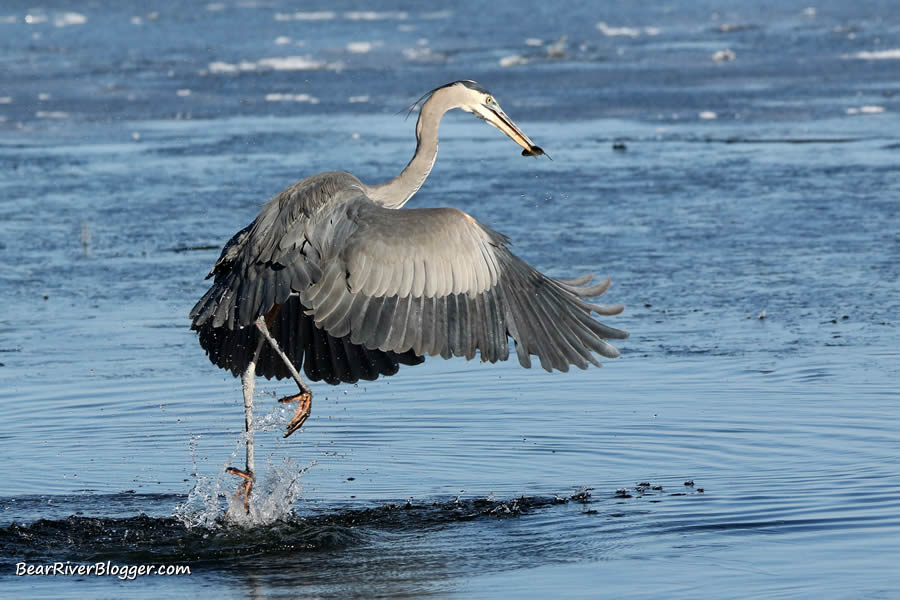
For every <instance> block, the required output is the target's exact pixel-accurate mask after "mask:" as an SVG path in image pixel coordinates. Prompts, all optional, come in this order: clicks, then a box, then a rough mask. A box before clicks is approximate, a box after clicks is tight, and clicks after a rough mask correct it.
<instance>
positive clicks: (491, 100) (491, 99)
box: [484, 96, 494, 104]
mask: <svg viewBox="0 0 900 600" xmlns="http://www.w3.org/2000/svg"><path fill="white" fill-rule="evenodd" d="M484 101H485V102H487V103H488V104H493V103H494V99H493V98H491V97H490V96H488V97H487V98H485V99H484Z"/></svg>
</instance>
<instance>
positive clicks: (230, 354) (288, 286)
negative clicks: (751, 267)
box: [190, 81, 627, 494]
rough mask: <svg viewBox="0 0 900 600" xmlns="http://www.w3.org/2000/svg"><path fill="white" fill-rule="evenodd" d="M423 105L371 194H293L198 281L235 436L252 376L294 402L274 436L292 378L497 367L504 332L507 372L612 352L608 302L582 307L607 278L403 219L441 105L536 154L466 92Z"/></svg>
mask: <svg viewBox="0 0 900 600" xmlns="http://www.w3.org/2000/svg"><path fill="white" fill-rule="evenodd" d="M426 97H427V100H426V101H425V103H424V104H423V105H422V107H421V110H420V114H419V119H418V121H417V124H416V139H417V147H416V152H415V154H414V156H413V158H412V160H411V161H410V162H409V164H408V165H407V167H406V168H405V169H404V170H403V172H402V173H401V174H400V175H399V176H397V177H396V178H394V179H392V180H391V181H389V182H387V183H384V184H381V185H374V186H371V185H366V184H364V183H363V182H361V181H360V180H359V179H357V178H356V177H354V176H353V175H351V174H350V173H347V172H343V171H335V172H327V173H320V174H318V175H313V176H311V177H308V178H306V179H304V180H302V181H300V182H299V183H297V184H294V185H293V186H291V187H289V188H288V189H286V190H284V191H283V192H281V193H280V194H278V195H277V196H275V197H274V198H272V199H271V200H270V201H269V202H268V203H267V204H266V205H265V206H264V207H263V209H262V211H261V212H260V214H259V216H258V217H257V218H256V219H255V220H254V221H253V222H252V223H251V224H250V225H248V226H247V227H245V228H244V229H242V230H241V231H239V232H238V233H237V234H236V235H235V236H234V237H232V238H231V240H229V242H228V243H227V244H226V245H225V247H224V249H223V250H222V254H221V256H220V257H219V260H218V261H217V262H216V264H215V266H213V268H212V270H211V271H210V273H209V276H208V277H212V278H213V283H212V286H211V287H210V289H209V290H208V291H207V292H206V294H204V296H203V297H202V298H201V299H200V300H199V301H198V302H197V304H196V305H195V306H194V308H193V310H192V311H191V314H190V316H191V319H192V325H191V327H192V329H194V330H196V331H197V332H198V333H199V340H200V344H201V346H202V347H203V348H204V349H205V350H206V352H207V354H208V355H209V358H210V360H211V361H212V362H213V363H214V364H215V365H217V366H219V367H221V368H224V369H228V370H230V371H231V372H232V373H233V374H235V375H238V374H240V375H241V376H242V378H243V383H244V399H245V410H246V417H247V423H246V426H247V430H248V432H251V431H252V390H253V378H254V376H255V375H261V376H264V377H267V378H273V377H274V378H279V379H281V378H286V377H293V378H294V379H295V380H296V381H297V384H298V386H299V387H300V392H301V393H300V394H298V396H295V397H292V398H290V399H289V400H298V402H299V403H300V408H298V414H297V415H295V418H294V419H293V420H292V423H291V425H289V429H288V433H287V434H286V435H289V434H290V433H292V432H293V431H294V430H296V429H297V428H298V427H299V425H300V424H302V422H303V420H305V418H306V416H307V415H308V413H309V400H310V398H311V390H310V389H309V387H308V386H307V385H306V383H305V382H304V381H303V379H302V377H301V376H300V373H299V371H300V370H301V369H302V371H303V372H304V373H305V375H306V376H307V377H308V378H309V379H310V380H313V381H324V382H326V383H330V384H338V383H341V382H347V383H350V382H355V381H358V380H360V379H363V380H373V379H376V378H377V377H379V376H388V375H393V374H395V373H396V372H397V371H398V369H399V366H400V365H415V364H419V363H421V362H422V361H424V360H425V357H426V356H441V357H443V358H450V357H452V356H465V357H466V358H468V359H471V358H474V357H475V356H476V354H478V355H480V358H481V360H483V361H490V362H496V361H499V360H506V359H507V358H508V357H509V353H510V351H509V338H512V340H513V341H514V344H515V352H516V354H517V357H518V360H519V362H520V364H521V365H522V366H524V367H530V366H531V357H532V356H536V357H537V358H538V359H539V361H540V364H541V366H542V367H543V368H544V369H546V370H548V371H551V370H554V369H556V370H560V371H567V370H568V368H569V366H570V365H575V366H577V367H579V368H586V367H587V366H588V365H589V364H595V365H599V361H598V359H597V357H596V356H595V355H597V354H599V355H601V356H604V357H615V356H617V355H618V351H617V350H616V349H615V348H614V347H613V346H612V345H610V344H609V342H608V341H607V340H608V339H622V338H625V337H627V333H626V332H624V331H621V330H618V329H614V328H612V327H609V326H607V325H604V324H602V323H600V322H599V321H597V320H595V319H594V318H593V317H592V316H591V313H596V314H600V315H614V314H617V313H619V312H621V311H622V310H623V307H622V306H621V305H615V306H601V305H597V304H593V303H590V302H588V301H587V300H585V298H590V297H594V296H599V295H600V294H602V293H603V292H604V291H605V290H606V288H607V287H608V285H609V282H608V281H604V282H601V283H599V284H595V285H589V283H590V281H591V277H590V276H583V277H579V278H576V279H570V280H560V279H554V278H551V277H548V276H546V275H543V274H542V273H540V272H538V271H537V270H535V269H534V268H532V267H531V266H530V265H528V264H527V263H526V262H524V261H523V260H522V259H520V258H518V257H517V256H516V255H514V254H513V253H512V252H510V250H509V240H508V238H506V236H504V235H502V234H500V233H498V232H496V231H494V230H493V229H491V228H489V227H487V226H485V225H482V224H481V223H479V222H478V221H476V220H475V219H474V218H472V217H471V216H469V215H468V214H466V213H464V212H462V211H459V210H456V209H453V208H417V209H402V207H403V205H404V204H406V202H407V201H408V200H409V199H410V198H411V197H412V196H413V194H415V193H416V191H417V190H418V189H419V188H420V187H421V185H422V183H423V182H424V181H425V178H426V177H427V175H428V173H429V172H430V170H431V168H432V166H433V164H434V160H435V157H436V155H437V147H438V135H437V134H438V126H439V123H440V120H441V117H442V116H443V114H444V113H446V112H447V111H448V110H451V109H453V108H461V109H463V110H466V111H468V112H471V113H473V114H475V116H477V117H479V118H482V119H484V120H486V121H487V122H488V123H490V124H491V125H494V126H495V127H497V128H498V129H500V130H501V131H503V132H504V133H505V134H507V135H508V136H509V137H510V138H512V139H513V140H514V141H516V142H517V143H518V144H520V145H521V146H522V147H523V149H524V150H523V152H522V154H523V155H526V156H538V155H541V154H543V150H541V149H540V148H539V147H538V146H536V145H534V143H533V142H532V141H531V140H530V139H529V138H528V137H527V136H526V135H525V134H524V133H523V132H522V131H521V130H520V129H519V128H518V127H517V126H516V125H515V124H514V123H513V122H512V121H511V120H510V119H509V117H507V116H506V114H505V113H504V112H503V110H502V109H500V107H499V105H498V104H497V103H496V101H495V100H494V99H493V97H492V96H491V95H490V93H489V92H488V91H487V90H485V89H484V88H483V87H481V86H480V85H478V84H476V83H475V82H471V81H461V82H454V83H451V84H448V85H446V86H443V87H441V88H438V89H436V90H434V91H432V92H430V93H429V94H427V95H426ZM248 388H249V394H248ZM304 405H305V406H304ZM301 413H302V414H301ZM298 421H299V423H298ZM251 447H252V440H250V441H248V465H247V470H246V471H245V472H241V471H238V470H236V469H232V471H233V472H235V473H237V474H240V475H243V476H245V478H246V479H247V481H248V486H247V489H245V490H244V491H245V493H246V494H249V483H250V482H252V478H253V471H252V449H251Z"/></svg>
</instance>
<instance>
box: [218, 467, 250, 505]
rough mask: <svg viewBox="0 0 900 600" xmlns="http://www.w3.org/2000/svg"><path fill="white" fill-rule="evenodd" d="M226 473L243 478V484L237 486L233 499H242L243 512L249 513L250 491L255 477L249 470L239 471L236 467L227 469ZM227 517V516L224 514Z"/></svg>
mask: <svg viewBox="0 0 900 600" xmlns="http://www.w3.org/2000/svg"><path fill="white" fill-rule="evenodd" d="M225 471H227V472H228V473H231V474H232V475H237V476H238V477H243V478H244V483H242V484H241V485H239V486H238V489H237V492H235V494H234V497H235V498H240V497H243V498H244V512H246V513H248V514H249V513H250V490H252V489H253V482H254V481H256V475H254V474H253V472H252V471H250V470H249V469H248V470H247V471H241V470H240V469H238V468H236V467H228V468H227V469H225ZM226 516H227V514H226Z"/></svg>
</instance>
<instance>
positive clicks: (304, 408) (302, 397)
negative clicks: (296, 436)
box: [278, 392, 312, 437]
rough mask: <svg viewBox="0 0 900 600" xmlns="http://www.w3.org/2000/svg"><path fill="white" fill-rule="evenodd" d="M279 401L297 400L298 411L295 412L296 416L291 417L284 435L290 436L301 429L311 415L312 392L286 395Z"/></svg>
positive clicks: (285, 402) (283, 402) (284, 402)
mask: <svg viewBox="0 0 900 600" xmlns="http://www.w3.org/2000/svg"><path fill="white" fill-rule="evenodd" d="M278 401H279V402H280V403H282V404H287V403H289V402H297V411H296V412H295V413H294V416H293V417H291V421H290V423H288V426H287V429H286V430H285V432H284V437H288V436H290V435H291V434H292V433H294V432H295V431H297V430H298V429H300V427H301V426H302V425H303V423H304V422H305V421H306V419H307V417H309V413H310V408H311V407H312V394H311V393H309V392H301V393H299V394H297V395H295V396H285V397H284V398H281V399H279V400H278Z"/></svg>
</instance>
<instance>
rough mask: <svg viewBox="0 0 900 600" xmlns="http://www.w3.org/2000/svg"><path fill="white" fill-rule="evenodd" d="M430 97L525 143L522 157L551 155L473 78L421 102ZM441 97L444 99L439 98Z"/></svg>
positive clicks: (447, 107)
mask: <svg viewBox="0 0 900 600" xmlns="http://www.w3.org/2000/svg"><path fill="white" fill-rule="evenodd" d="M429 96H430V98H429V100H431V99H434V100H436V101H438V102H439V104H440V105H441V106H443V107H444V108H443V110H449V109H451V108H461V109H462V110H464V111H466V112H468V113H472V114H473V115H475V116H476V117H478V118H479V119H482V120H484V121H487V122H488V123H490V124H491V125H493V126H494V127H496V128H497V129H499V130H500V131H502V132H503V133H505V134H506V135H508V136H509V138H510V139H511V140H512V141H514V142H515V143H517V144H519V145H520V146H522V148H524V149H523V150H522V156H541V155H545V156H547V158H550V155H548V154H545V152H544V150H543V149H542V148H541V147H540V146H536V145H535V143H534V142H532V141H531V138H529V137H528V136H527V135H525V132H524V131H522V130H521V129H519V127H518V125H516V124H515V123H513V120H512V119H510V118H509V117H508V116H507V115H506V113H505V112H503V109H502V108H500V103H499V102H497V99H496V98H494V96H493V95H492V94H491V93H490V92H489V91H488V90H487V89H485V88H484V86H482V85H481V84H479V83H477V82H475V81H471V80H464V81H454V82H453V83H448V84H447V85H444V86H441V87H439V88H437V89H436V90H432V91H430V92H428V93H427V94H425V96H423V97H422V98H420V99H419V102H421V101H422V99H424V98H427V97H429ZM439 98H440V100H438V99H439ZM416 104H418V102H417V103H416ZM416 104H414V105H413V107H415V106H416Z"/></svg>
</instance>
